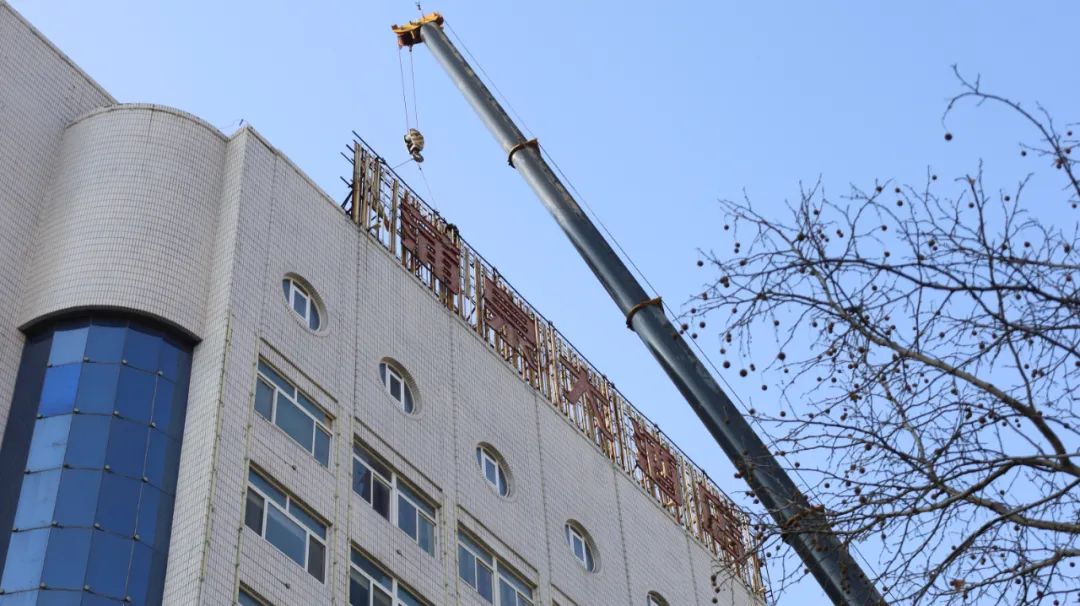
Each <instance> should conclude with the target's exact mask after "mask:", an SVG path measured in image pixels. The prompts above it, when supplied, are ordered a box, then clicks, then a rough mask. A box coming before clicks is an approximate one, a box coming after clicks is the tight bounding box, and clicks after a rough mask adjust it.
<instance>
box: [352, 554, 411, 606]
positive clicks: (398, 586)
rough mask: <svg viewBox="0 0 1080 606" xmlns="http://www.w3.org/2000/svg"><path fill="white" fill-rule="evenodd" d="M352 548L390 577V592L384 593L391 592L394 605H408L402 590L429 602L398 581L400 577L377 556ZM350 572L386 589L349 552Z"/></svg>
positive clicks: (373, 585)
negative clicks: (388, 569) (402, 596)
mask: <svg viewBox="0 0 1080 606" xmlns="http://www.w3.org/2000/svg"><path fill="white" fill-rule="evenodd" d="M351 550H352V551H353V552H356V553H357V554H359V555H360V556H361V557H363V558H364V559H366V560H367V561H368V562H370V563H371V565H372V566H374V567H376V568H378V569H379V570H380V571H382V573H383V574H385V575H386V576H387V578H389V579H390V586H391V590H390V591H388V592H387V591H384V593H389V594H390V600H391V602H392V604H393V606H407V605H406V603H405V602H403V601H402V600H401V595H400V592H401V591H405V592H407V593H409V594H410V595H412V597H413V598H415V599H416V600H417V601H418V602H420V603H421V604H427V603H428V602H427V601H426V600H424V599H423V598H421V597H420V596H419V595H417V594H416V592H415V591H413V590H412V589H409V588H408V587H406V586H404V585H403V584H402V583H401V581H398V578H397V577H396V576H394V575H392V574H390V573H389V572H388V571H387V570H386V568H385V567H384V566H383V565H382V564H381V563H380V562H378V561H377V560H375V558H373V557H371V556H369V555H367V554H366V553H364V552H362V551H360V550H359V549H357V548H355V547H352V548H351ZM349 572H350V574H351V573H353V572H357V573H359V574H360V575H361V576H363V577H364V578H365V579H367V580H368V582H369V583H371V587H381V588H382V589H383V590H385V589H386V585H383V584H382V583H381V582H380V581H378V580H376V579H374V578H373V577H372V576H371V575H370V574H368V571H366V570H364V569H363V568H361V567H360V566H359V565H357V564H356V562H354V561H353V558H352V553H350V554H349ZM349 597H350V598H351V596H349ZM361 606H371V604H362V605H361Z"/></svg>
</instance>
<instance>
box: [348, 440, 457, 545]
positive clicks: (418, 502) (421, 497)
mask: <svg viewBox="0 0 1080 606" xmlns="http://www.w3.org/2000/svg"><path fill="white" fill-rule="evenodd" d="M353 463H354V468H353V474H354V475H355V473H356V468H355V464H360V465H362V466H363V467H364V468H365V469H367V470H368V472H369V473H370V475H371V480H370V481H371V482H379V483H380V484H382V485H383V486H384V487H386V489H387V490H388V491H389V499H390V503H389V506H388V507H387V513H386V515H385V516H384V515H383V514H382V512H380V511H379V510H378V509H377V508H376V507H375V502H374V500H375V489H374V486H371V487H370V488H369V489H368V494H369V495H370V497H371V499H370V500H369V499H368V498H365V497H364V495H362V494H360V493H359V492H357V491H356V488H355V487H356V481H355V479H354V481H353V492H354V493H355V494H356V495H357V496H359V497H360V498H361V499H363V500H364V501H365V502H366V503H368V504H369V505H371V507H372V509H374V510H375V513H377V514H379V516H381V517H383V518H385V519H386V521H388V522H390V523H391V524H393V525H394V526H396V527H397V528H398V530H400V531H402V532H404V533H405V536H407V537H409V538H410V539H412V540H413V542H415V543H416V544H417V545H418V546H419V547H420V549H422V550H423V551H424V552H426V553H427V554H428V555H430V556H432V557H435V551H436V549H438V542H439V522H438V517H439V513H438V510H439V508H438V506H437V505H435V504H434V501H433V500H432V499H431V498H430V497H428V496H427V495H425V494H424V493H423V491H421V490H420V489H418V488H416V487H415V485H414V484H412V483H410V482H409V481H408V480H406V479H404V478H403V477H402V475H401V474H400V473H398V472H396V471H395V470H394V468H393V467H391V466H389V465H387V464H386V463H385V462H384V461H383V460H382V459H381V458H379V456H378V455H376V454H375V453H373V452H372V451H371V449H370V448H368V447H367V446H366V445H364V444H362V443H361V442H359V441H354V442H353ZM379 468H381V469H379ZM384 472H385V473H384ZM401 499H404V500H405V501H406V502H408V503H409V504H410V505H412V508H413V510H414V512H415V515H416V518H417V519H416V521H415V528H416V536H412V535H411V534H409V532H408V531H407V530H405V529H404V528H402V527H401V519H400V515H401V502H400V500H401ZM420 518H423V519H424V520H427V522H428V523H430V524H431V550H430V551H428V550H427V549H425V548H424V546H423V545H422V544H421V543H420Z"/></svg>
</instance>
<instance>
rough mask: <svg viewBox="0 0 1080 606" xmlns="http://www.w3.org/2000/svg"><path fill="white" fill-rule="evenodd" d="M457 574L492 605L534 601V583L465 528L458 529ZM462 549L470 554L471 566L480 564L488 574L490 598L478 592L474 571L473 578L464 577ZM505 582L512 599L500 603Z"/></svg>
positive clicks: (528, 604) (524, 604)
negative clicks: (489, 578)
mask: <svg viewBox="0 0 1080 606" xmlns="http://www.w3.org/2000/svg"><path fill="white" fill-rule="evenodd" d="M457 545H458V552H457V559H458V578H459V579H460V580H462V581H464V582H465V584H466V585H468V586H469V587H472V589H473V590H474V591H476V592H477V593H478V594H480V597H481V598H483V599H484V600H487V601H488V602H489V603H490V604H493V605H494V606H534V604H535V602H534V601H533V600H534V599H535V598H534V594H535V592H536V587H534V586H533V585H532V583H529V582H528V581H527V580H525V577H524V576H522V575H521V574H519V573H518V572H517V571H515V570H514V569H513V568H511V567H510V566H509V565H508V564H506V562H504V561H503V560H502V558H499V557H497V556H496V555H495V554H494V553H492V551H491V550H489V549H488V548H486V547H485V546H483V545H481V544H480V541H479V540H477V539H474V538H473V537H472V535H470V534H469V533H468V532H466V531H465V530H464V529H461V528H459V529H458V540H457ZM463 549H464V550H465V552H466V553H468V554H469V555H470V556H472V566H473V570H476V567H478V566H483V567H484V568H485V569H487V571H488V572H489V573H490V575H491V593H492V596H491V599H490V600H488V598H487V596H485V595H484V594H483V593H480V588H479V587H477V585H478V583H477V581H476V578H477V576H476V574H475V573H474V574H473V579H472V582H470V581H469V579H466V578H465V577H464V576H462V574H461V550H463ZM504 585H505V586H506V587H508V588H510V589H511V590H513V592H514V603H513V604H503V603H502V587H503V586H504Z"/></svg>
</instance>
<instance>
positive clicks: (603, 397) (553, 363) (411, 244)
mask: <svg viewBox="0 0 1080 606" xmlns="http://www.w3.org/2000/svg"><path fill="white" fill-rule="evenodd" d="M353 135H354V136H355V139H354V141H353V142H352V144H351V145H350V146H349V148H348V153H346V154H343V155H344V156H345V157H346V159H347V160H349V162H350V163H351V164H352V178H351V179H347V180H345V181H346V182H347V183H348V185H349V193H348V196H347V198H346V199H345V200H344V201H342V202H341V204H340V206H341V209H342V211H343V212H344V213H345V215H346V216H347V217H349V218H350V219H351V220H352V221H353V223H355V224H356V225H357V226H358V227H359V229H361V230H362V231H363V232H365V233H366V234H367V235H368V236H369V237H370V238H371V239H373V240H375V241H376V242H378V243H379V244H380V245H382V247H383V248H384V249H386V250H387V251H388V252H389V253H390V254H391V255H392V256H393V257H394V258H395V259H396V260H397V261H398V262H399V263H401V266H402V268H403V269H404V270H405V271H407V272H409V273H411V274H412V275H413V276H415V277H416V278H417V279H419V280H420V282H422V283H423V284H424V285H426V286H427V288H428V289H429V291H430V292H431V293H432V295H433V296H434V297H435V298H436V299H437V300H438V301H439V302H440V303H441V304H443V305H444V306H445V307H446V308H447V309H448V310H449V311H450V312H451V313H453V314H454V315H456V316H458V317H459V318H460V319H461V320H463V321H464V322H465V323H466V324H467V325H468V327H469V328H470V329H471V330H472V331H473V332H475V333H476V334H477V335H478V336H479V337H480V339H482V340H483V341H484V342H486V343H487V344H488V345H489V346H490V347H491V348H492V349H493V350H494V351H495V352H497V353H498V354H499V356H500V357H501V358H502V359H503V360H504V361H505V362H506V363H507V364H508V365H509V366H510V367H511V368H512V369H513V370H514V371H515V373H516V374H517V375H518V376H519V377H521V379H522V380H523V381H524V382H526V383H528V384H529V385H531V386H532V387H533V388H534V389H535V390H536V391H537V392H539V393H540V394H542V395H543V396H544V398H546V399H547V400H548V402H550V403H551V405H552V407H554V408H555V409H556V410H558V411H559V412H560V413H562V414H563V416H565V417H566V418H567V419H568V420H569V421H570V422H571V423H572V424H573V425H574V426H575V427H576V428H577V429H578V430H579V432H580V433H581V434H582V436H583V437H584V438H585V439H588V440H590V441H591V442H592V443H593V444H594V445H595V446H596V447H597V448H599V449H600V450H601V451H602V452H603V453H604V455H605V456H607V458H608V459H609V460H610V461H611V462H612V464H613V465H615V467H617V468H618V469H620V470H621V471H622V472H623V473H624V474H626V475H627V476H628V477H630V478H631V479H632V480H633V481H634V482H635V483H636V484H637V485H638V486H640V487H641V489H642V490H643V491H644V492H645V493H646V494H648V495H649V496H650V497H652V498H653V500H654V501H656V503H657V504H658V505H659V506H660V507H661V508H663V509H664V510H665V511H666V512H667V513H668V515H669V516H670V517H671V518H672V519H673V520H674V521H675V522H676V523H678V524H681V525H682V526H683V528H684V529H685V530H686V532H687V533H688V534H690V536H692V537H693V538H694V540H696V541H697V542H699V543H700V544H701V545H703V546H704V547H705V548H706V549H708V550H709V551H710V552H711V553H712V554H713V555H714V556H715V558H716V559H717V560H718V561H719V562H721V563H723V564H724V565H725V568H726V569H727V570H728V571H729V572H730V573H731V574H732V576H733V577H735V578H738V579H739V580H740V581H741V582H742V583H743V584H744V585H745V586H746V587H747V588H748V589H750V590H751V591H752V592H754V593H756V594H758V595H763V594H764V584H763V581H762V575H761V564H762V562H761V560H760V558H759V557H758V554H757V553H754V552H751V546H752V545H753V541H752V536H751V534H750V532H751V531H750V526H749V518H748V516H747V515H746V514H745V513H744V512H743V511H742V510H741V509H739V507H738V506H736V505H735V504H734V503H733V502H732V500H731V499H730V498H729V497H728V496H727V495H726V494H725V493H724V492H723V491H722V490H721V489H720V488H719V487H718V486H717V485H716V484H715V483H714V482H713V481H712V479H710V478H709V476H708V475H707V474H706V473H705V472H704V471H703V470H702V469H701V468H700V467H699V466H697V465H696V464H695V463H694V462H693V461H692V460H691V459H690V457H688V456H687V455H686V454H685V453H683V451H682V450H680V449H679V448H678V446H676V445H675V444H674V443H673V442H672V441H671V440H669V439H668V438H667V436H665V435H664V434H663V432H661V431H660V429H659V427H657V425H656V424H655V423H653V422H652V421H650V420H649V419H648V418H646V417H645V415H643V414H642V413H641V412H640V411H639V410H638V409H637V408H635V407H634V406H633V405H632V404H631V403H630V401H629V400H627V399H626V397H624V396H623V395H622V394H621V393H620V392H619V390H618V389H616V387H615V385H614V384H612V383H611V381H609V380H608V379H607V377H606V376H604V375H603V374H602V373H601V372H599V371H598V370H597V369H596V368H595V367H594V366H593V365H592V364H590V363H589V361H588V360H587V359H586V358H585V356H584V355H582V354H581V352H579V351H578V350H577V349H576V348H574V346H573V345H572V344H571V343H570V341H569V340H568V339H566V337H564V336H563V335H562V334H561V333H560V332H559V331H558V330H557V329H556V328H555V326H554V325H553V324H552V323H551V322H549V321H548V320H547V319H545V318H544V317H543V316H542V315H541V314H540V313H539V312H538V311H536V309H535V308H533V307H532V306H531V305H529V303H528V302H527V301H526V300H525V299H524V297H522V296H521V295H520V294H518V292H517V291H516V290H514V288H513V287H512V286H511V285H510V284H508V283H507V282H506V280H504V279H503V277H502V276H500V275H499V272H498V271H497V270H496V269H495V267H494V266H493V265H491V264H490V263H488V262H487V261H485V260H484V258H483V257H481V256H480V254H479V253H477V252H476V250H475V249H473V248H472V247H471V246H469V244H468V243H467V242H466V241H465V239H464V238H462V237H461V234H460V233H459V231H458V229H457V227H456V226H455V225H454V224H452V223H450V222H449V221H447V220H446V219H445V218H444V217H442V216H441V215H440V214H439V213H438V212H437V211H435V210H434V209H432V208H431V207H430V206H428V205H427V204H426V203H425V202H424V201H423V200H422V199H421V198H420V196H418V195H417V194H416V192H415V191H414V190H413V189H411V188H410V187H409V186H408V185H407V184H406V183H405V182H404V181H403V180H402V179H401V178H400V177H399V176H398V175H397V173H395V172H394V171H393V169H392V168H390V167H389V166H388V165H387V164H386V162H385V161H383V159H382V158H381V157H380V156H379V155H378V154H376V153H375V151H374V150H373V149H372V148H371V147H370V146H368V145H367V143H366V142H364V140H363V139H362V138H361V137H360V136H359V135H357V134H356V133H355V132H354V133H353Z"/></svg>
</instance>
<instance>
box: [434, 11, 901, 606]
mask: <svg viewBox="0 0 1080 606" xmlns="http://www.w3.org/2000/svg"><path fill="white" fill-rule="evenodd" d="M420 33H421V39H422V40H423V42H425V43H426V44H427V46H428V48H430V49H431V52H432V54H433V55H435V59H436V60H438V62H439V64H440V65H442V67H443V68H444V69H445V70H446V71H447V73H448V74H449V75H450V78H451V79H452V80H453V81H454V84H456V85H457V87H458V88H459V89H461V92H462V93H463V94H464V95H465V98H466V99H467V100H468V102H469V103H470V104H471V105H472V107H473V109H475V110H476V113H477V114H479V115H480V119H481V120H482V121H483V122H484V124H485V125H486V126H487V127H488V129H489V130H490V131H491V132H492V134H493V135H494V136H495V139H496V140H497V141H498V142H499V145H501V146H502V148H503V150H504V151H506V152H507V153H508V154H509V153H510V152H511V151H512V150H516V151H515V152H514V154H513V165H514V167H515V168H517V169H518V171H519V172H520V173H521V175H522V176H523V177H524V178H525V181H526V182H528V184H529V186H530V187H532V189H533V191H535V192H536V195H537V196H539V197H540V200H541V201H542V202H543V203H544V206H546V207H547V209H548V211H550V212H551V214H552V216H554V217H555V220H556V221H557V222H558V224H559V226H560V227H561V228H562V229H563V231H564V232H566V235H567V236H568V237H569V238H570V241H571V242H572V243H573V244H574V247H575V248H577V251H578V253H580V254H581V256H582V258H584V259H585V262H586V263H587V264H588V265H589V268H590V269H592V271H593V273H595V274H596V277H597V278H599V280H600V282H601V283H602V284H603V285H604V288H605V289H606V290H607V292H608V294H609V295H611V298H612V299H614V300H615V303H616V304H617V305H618V306H619V309H620V310H622V312H623V314H627V313H629V312H630V311H631V309H632V308H634V306H635V305H638V304H639V303H642V302H643V301H646V300H647V299H649V298H650V297H649V295H648V294H646V292H645V290H644V289H643V288H642V287H641V285H640V284H639V283H638V281H637V280H636V279H635V278H634V276H633V275H632V274H631V273H630V271H629V270H628V269H627V268H626V265H624V264H623V262H622V260H621V259H619V257H618V256H617V255H616V254H615V252H614V251H613V250H612V249H611V246H609V245H608V243H607V241H606V240H605V239H604V237H603V236H602V235H601V234H600V232H599V231H597V229H596V227H595V226H594V225H593V224H592V222H591V221H590V220H589V218H588V217H587V216H586V215H585V214H584V213H583V212H582V210H581V207H580V206H578V203H577V202H576V201H575V200H574V198H573V197H572V196H571V195H570V193H569V192H568V191H567V190H566V187H564V186H563V184H562V182H561V181H559V179H558V178H557V177H556V176H555V174H554V173H553V172H552V171H551V169H550V168H549V167H548V165H547V163H546V162H545V161H544V159H543V158H542V157H541V155H540V152H539V149H538V148H537V147H535V146H524V147H522V146H520V145H519V144H521V143H523V142H525V137H524V136H523V135H522V133H521V131H520V130H519V129H518V127H517V126H516V125H515V124H514V122H513V121H512V120H511V119H510V117H509V116H508V115H507V114H506V112H505V111H504V110H503V109H502V107H501V106H500V105H499V103H498V102H497V101H496V100H495V98H494V97H492V95H491V92H490V91H489V90H488V89H487V87H486V86H484V83H483V82H481V81H480V79H479V78H478V77H477V75H476V73H475V72H473V70H472V68H471V67H469V65H468V63H466V61H465V59H464V57H462V56H461V53H459V52H458V50H457V49H456V48H455V47H454V46H453V44H451V42H450V40H449V39H448V38H447V37H446V34H445V33H444V32H443V30H442V28H441V27H440V26H439V25H438V24H433V23H428V24H425V25H424V26H423V27H422V28H421V31H420ZM632 325H633V329H634V331H635V332H636V333H637V334H638V336H639V337H640V338H641V340H642V341H643V342H644V343H645V346H646V347H648V349H649V351H651V352H652V354H653V356H655V357H656V359H657V361H659V362H660V365H661V366H662V367H663V368H664V371H666V372H667V374H668V376H669V377H670V378H671V380H672V381H673V382H674V383H675V385H676V387H678V389H679V391H680V392H682V395H683V396H684V397H685V398H686V401H687V402H689V404H690V406H691V408H693V409H694V412H696V413H697V415H698V417H699V418H700V419H701V421H702V423H704V424H705V427H706V428H708V430H709V432H710V433H711V434H712V435H713V438H714V439H715V440H716V441H717V443H718V444H720V446H721V448H723V449H724V452H725V453H726V454H727V456H728V458H729V459H731V461H732V463H734V464H735V467H736V469H738V470H739V471H740V472H741V473H742V475H743V477H744V478H746V479H747V481H748V482H749V484H750V487H751V488H752V489H753V491H754V494H755V495H757V497H758V499H760V500H761V502H762V503H763V504H764V505H765V507H766V508H767V509H768V511H769V513H770V514H772V516H773V518H774V519H775V520H776V522H777V524H779V525H780V527H781V528H783V529H786V536H785V540H786V541H787V543H788V544H790V545H791V546H792V547H794V549H795V551H796V552H797V553H798V554H799V556H800V557H801V558H802V560H803V562H804V563H805V565H806V567H807V568H808V569H809V570H810V572H811V573H812V574H813V575H814V577H815V578H816V579H817V581H818V583H820V584H821V587H822V588H823V589H824V590H825V593H826V594H828V596H829V597H830V598H831V599H832V600H833V602H835V603H836V604H844V605H848V606H879V605H884V604H885V601H884V599H882V597H881V596H880V595H879V594H878V592H877V590H876V589H875V588H874V586H873V584H872V583H871V582H870V581H869V579H868V578H867V577H866V575H865V574H864V573H863V571H862V569H861V568H860V567H859V565H858V564H857V563H856V562H855V561H854V560H853V559H852V558H851V555H850V554H849V553H848V551H847V548H846V547H845V546H844V545H842V544H841V542H840V541H839V540H838V539H837V537H836V535H835V533H834V532H833V531H832V529H831V528H830V527H829V524H828V522H827V521H826V520H825V518H824V516H823V515H822V514H821V513H819V511H818V510H816V509H814V508H812V507H811V505H810V504H809V502H808V501H807V499H806V497H805V496H804V495H803V494H802V492H801V491H800V490H799V489H798V487H797V486H796V485H795V483H794V482H793V481H792V480H791V478H790V477H788V475H787V473H786V472H785V471H784V470H783V469H782V468H781V467H780V465H779V464H778V463H777V461H776V459H774V458H773V456H772V454H771V453H770V452H769V449H768V448H767V447H766V445H765V444H764V443H763V442H762V441H761V439H760V438H759V437H758V436H757V434H755V433H754V430H753V429H752V428H751V427H750V425H749V424H748V423H747V422H746V419H744V418H743V416H742V415H741V414H740V413H739V411H738V410H737V409H736V408H735V405H734V404H732V402H731V400H730V399H729V398H728V396H727V394H725V393H724V392H723V390H721V389H720V386H719V385H718V384H717V383H716V381H715V380H714V379H713V377H712V375H710V374H709V372H708V371H707V370H706V369H705V367H704V366H702V364H701V361H700V360H698V358H697V356H696V355H695V354H694V352H693V351H692V350H691V349H690V347H689V345H688V344H687V343H686V342H685V341H684V340H683V338H682V337H681V336H679V335H678V332H677V330H676V328H675V327H674V326H673V325H672V324H671V322H670V321H668V319H667V316H665V315H664V312H663V310H662V309H661V308H660V307H659V306H657V305H646V306H644V307H642V308H640V309H639V310H638V312H637V313H635V314H634V315H633V319H632Z"/></svg>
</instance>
